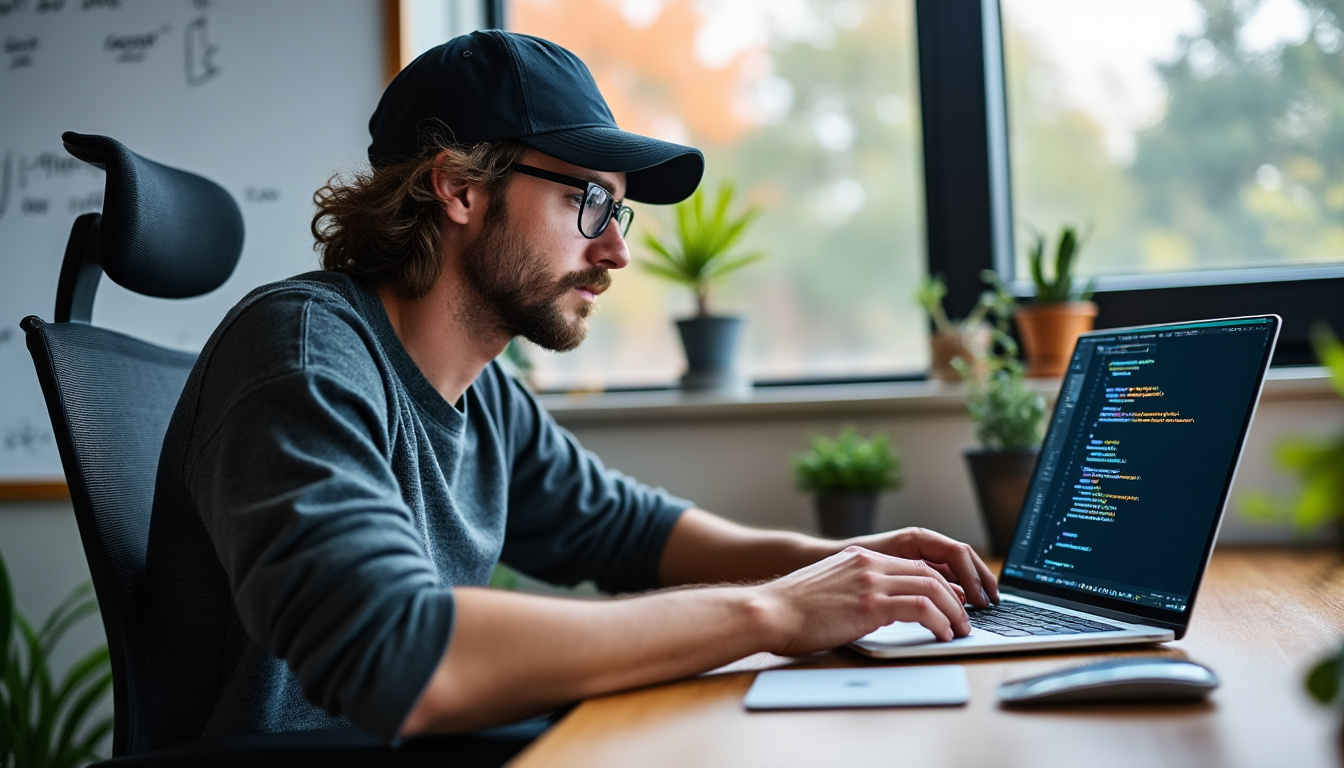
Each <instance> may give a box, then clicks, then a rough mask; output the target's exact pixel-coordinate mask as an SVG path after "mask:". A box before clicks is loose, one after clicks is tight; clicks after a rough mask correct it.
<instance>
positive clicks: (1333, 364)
mask: <svg viewBox="0 0 1344 768" xmlns="http://www.w3.org/2000/svg"><path fill="white" fill-rule="evenodd" d="M1311 343H1312V348H1313V349H1314V350H1315V352H1316V358H1317V360H1318V361H1320V363H1321V365H1323V366H1325V367H1326V370H1328V371H1329V372H1330V383H1331V386H1332V387H1333V388H1334V390H1335V392H1336V394H1339V395H1341V396H1344V344H1342V343H1340V340H1339V338H1338V337H1337V336H1335V334H1334V333H1333V332H1332V331H1331V330H1330V328H1329V326H1327V325H1326V324H1325V323H1319V324H1317V325H1316V326H1314V327H1313V328H1312V329H1311ZM1274 456H1275V459H1276V462H1277V463H1278V465H1279V467H1280V468H1282V469H1284V470H1286V471H1288V472H1290V473H1292V474H1294V475H1296V476H1297V479H1298V482H1299V487H1298V489H1297V491H1296V492H1294V493H1290V494H1272V493H1268V492H1265V491H1247V492H1246V493H1244V494H1242V500H1241V506H1242V509H1243V511H1245V512H1246V514H1248V515H1250V516H1251V517H1258V518H1261V519H1279V520H1283V519H1287V520H1291V521H1292V522H1293V524H1294V525H1295V526H1296V527H1297V528H1298V529H1299V530H1301V531H1303V532H1310V531H1314V530H1316V529H1317V528H1320V527H1321V526H1323V525H1335V526H1338V527H1340V529H1341V533H1344V432H1341V433H1337V434H1334V435H1330V436H1328V437H1308V436H1302V437H1293V438H1287V439H1284V440H1281V441H1280V442H1279V443H1278V444H1277V445H1276V446H1275V447H1274ZM1341 546H1344V535H1342V536H1341Z"/></svg>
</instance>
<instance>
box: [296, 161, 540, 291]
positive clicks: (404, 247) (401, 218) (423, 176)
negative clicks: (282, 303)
mask: <svg viewBox="0 0 1344 768" xmlns="http://www.w3.org/2000/svg"><path fill="white" fill-rule="evenodd" d="M526 149H527V147H526V146H525V145H524V144H522V143H521V142H518V141H512V140H510V141H499V142H492V143H482V144H474V145H472V146H469V147H465V148H461V147H449V146H432V147H428V148H426V149H425V150H424V151H422V152H421V153H420V155H419V156H418V157H416V158H415V159H413V160H408V161H406V162H402V163H397V164H394V165H389V166H386V167H383V168H378V169H373V170H370V171H360V172H356V173H354V174H353V176H351V177H342V176H341V175H340V174H336V175H334V176H332V177H331V178H330V179H328V180H327V183H326V185H325V186H323V187H322V188H321V189H319V190H317V191H316V192H314V193H313V202H314V203H315V204H316V205H317V213H315V214H314V215H313V224H312V231H313V237H314V238H315V239H316V240H317V243H316V244H315V245H314V246H313V247H314V249H315V250H318V251H321V253H322V267H323V268H324V269H330V270H335V271H338V272H346V273H348V274H351V275H354V276H356V277H359V278H361V279H363V280H364V281H366V282H368V283H370V284H373V285H389V284H390V285H393V286H394V287H395V288H396V290H397V292H398V293H400V294H402V295H403V296H405V297H407V298H412V299H418V298H420V297H421V296H424V295H425V294H426V293H428V292H429V289H430V288H431V287H432V286H433V285H434V281H435V280H436V279H438V276H439V270H440V269H441V268H442V254H441V253H440V244H441V241H442V240H443V227H444V224H445V223H446V217H445V216H444V212H443V204H442V203H441V201H440V200H439V198H438V196H437V195H436V194H435V193H434V181H433V178H434V168H435V166H436V164H437V166H438V167H439V168H440V169H442V170H443V171H444V172H446V173H447V174H449V175H450V176H452V177H453V178H456V179H461V180H462V181H464V182H466V183H467V184H475V185H480V186H483V187H485V190H486V192H487V193H488V194H489V195H490V197H491V198H492V199H497V198H498V196H499V195H500V194H502V193H503V191H504V188H505V187H506V185H507V184H508V180H509V172H508V171H509V167H510V166H512V165H513V164H514V163H515V162H517V161H518V159H519V158H520V157H521V156H522V154H523V152H525V151H526ZM445 152H446V154H443V156H442V157H440V154H441V153H445Z"/></svg>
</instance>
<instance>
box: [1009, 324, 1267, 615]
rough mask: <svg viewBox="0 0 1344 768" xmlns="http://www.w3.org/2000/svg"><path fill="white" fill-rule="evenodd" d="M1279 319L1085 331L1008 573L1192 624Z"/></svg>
mask: <svg viewBox="0 0 1344 768" xmlns="http://www.w3.org/2000/svg"><path fill="white" fill-rule="evenodd" d="M1278 325H1279V319H1278V318H1277V317H1275V316H1267V317H1254V318H1238V319H1232V320H1216V321H1209V322H1200V323H1184V324H1174V325H1162V326H1148V327H1144V328H1130V329H1120V330H1116V331H1097V332H1093V333H1090V334H1086V335H1084V336H1082V337H1081V338H1080V339H1079V340H1078V346H1077V347H1076V348H1075V350H1074V353H1073V359H1072V361H1071V362H1070V366H1069V371H1068V373H1067V374H1066V375H1065V377H1064V381H1063V384H1062V386H1061V389H1060V394H1059V400H1058V402H1057V403H1056V405H1055V413H1054V417H1053V419H1052V421H1051V423H1050V429H1049V431H1048V433H1047V435H1046V439H1045V443H1044V445H1043V446H1042V449H1041V456H1040V459H1039V461H1038V462H1037V467H1036V475H1035V477H1034V478H1033V480H1032V484H1031V487H1030V488H1029V490H1028V491H1027V498H1026V501H1025V503H1024V504H1023V510H1022V516H1021V518H1020V519H1019V520H1018V525H1017V533H1016V535H1015V536H1014V538H1013V545H1012V549H1011V550H1010V551H1009V553H1008V557H1007V559H1006V561H1005V563H1004V569H1003V576H1004V583H1005V584H1006V585H1010V586H1021V587H1025V588H1027V589H1030V590H1031V591H1032V592H1037V593H1044V594H1050V595H1056V596H1059V597H1064V598H1067V599H1070V600H1077V601H1080V602H1085V603H1088V604H1090V605H1095V606H1098V607H1104V608H1112V609H1115V610H1119V611H1123V612H1125V613H1129V614H1136V615H1139V616H1144V617H1149V618H1156V619H1159V620H1162V621H1168V622H1175V623H1177V624H1180V625H1184V624H1185V623H1186V622H1187V621H1188V610H1189V607H1190V601H1191V599H1192V596H1193V594H1194V591H1195V589H1196V588H1197V587H1198V585H1199V579H1200V577H1201V576H1202V574H1203V570H1204V565H1205V563H1206V562H1207V560H1208V555H1209V552H1210V551H1211V549H1212V547H1213V539H1214V536H1215V534H1216V533H1217V528H1218V521H1219V519H1220V517H1221V514H1222V510H1223V506H1224V504H1225V503H1226V499H1227V493H1228V489H1229V488H1230V487H1231V483H1232V475H1233V473H1234V471H1235V469H1236V464H1237V459H1238V457H1239V455H1240V453H1241V445H1242V442H1243V440H1244V438H1245V434H1246V430H1247V429H1248V428H1249V426H1250V421H1251V415H1252V414H1253V413H1254V411H1255V405H1256V401H1257V399H1258V396H1259V393H1260V386H1261V382H1262V380H1263V377H1264V371H1265V369H1266V367H1267V365H1268V363H1269V357H1270V354H1271V352H1272V350H1273V346H1274V341H1275V338H1276V337H1277V333H1278Z"/></svg>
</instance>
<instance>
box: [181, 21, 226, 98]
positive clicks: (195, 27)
mask: <svg viewBox="0 0 1344 768" xmlns="http://www.w3.org/2000/svg"><path fill="white" fill-rule="evenodd" d="M205 25H206V18H205V17H204V16H202V17H200V18H199V19H196V20H195V21H193V22H191V23H190V24H188V25H187V85H190V86H197V85H202V84H204V83H208V82H210V81H211V80H213V79H215V77H216V76H218V75H219V67H218V66H217V65H216V64H215V54H216V53H218V52H219V46H217V45H211V44H210V38H209V37H207V36H206V33H205Z"/></svg>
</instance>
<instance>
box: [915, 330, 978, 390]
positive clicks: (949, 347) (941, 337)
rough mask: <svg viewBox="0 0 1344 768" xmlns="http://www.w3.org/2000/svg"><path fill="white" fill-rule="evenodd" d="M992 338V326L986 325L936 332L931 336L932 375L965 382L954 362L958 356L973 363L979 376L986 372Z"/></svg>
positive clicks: (931, 376)
mask: <svg viewBox="0 0 1344 768" xmlns="http://www.w3.org/2000/svg"><path fill="white" fill-rule="evenodd" d="M989 339H990V330H989V326H987V325H984V324H981V325H978V326H976V327H975V328H971V329H968V330H956V331H939V332H937V333H934V334H933V335H932V336H930V337H929V353H930V354H929V357H930V361H929V378H931V379H938V380H939V381H961V374H960V373H958V372H957V369H956V368H953V367H952V361H953V360H954V359H956V358H958V357H960V358H961V359H962V360H965V361H966V364H967V365H969V366H971V371H972V373H974V374H975V375H976V376H980V375H982V374H984V372H985V354H986V351H987V350H988V349H989Z"/></svg>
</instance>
